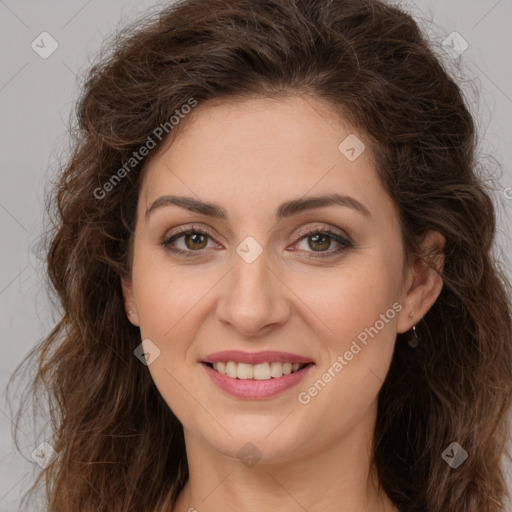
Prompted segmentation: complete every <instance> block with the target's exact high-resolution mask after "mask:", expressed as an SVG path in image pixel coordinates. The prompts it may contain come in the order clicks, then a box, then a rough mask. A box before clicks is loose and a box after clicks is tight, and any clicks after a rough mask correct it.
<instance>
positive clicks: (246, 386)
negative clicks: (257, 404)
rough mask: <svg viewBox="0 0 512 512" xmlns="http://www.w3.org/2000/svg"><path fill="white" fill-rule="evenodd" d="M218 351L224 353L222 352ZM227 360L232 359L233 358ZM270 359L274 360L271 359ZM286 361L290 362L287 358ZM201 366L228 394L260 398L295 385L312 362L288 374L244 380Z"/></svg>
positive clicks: (269, 396)
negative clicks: (267, 378) (265, 378)
mask: <svg viewBox="0 0 512 512" xmlns="http://www.w3.org/2000/svg"><path fill="white" fill-rule="evenodd" d="M219 353H220V354H224V353H223V352H219ZM229 360H230V361H233V359H229ZM220 361H225V359H220ZM266 361H268V359H266ZM272 361H276V360H275V359H272ZM287 361H288V362H291V361H290V360H289V359H288V360H287ZM215 362H217V361H215ZM242 362H244V361H242ZM297 362H298V361H297ZM256 364H258V363H256ZM201 366H202V367H203V368H204V369H205V371H206V373H207V374H208V375H209V377H210V378H211V379H212V381H213V382H214V383H215V384H216V385H217V386H218V387H219V388H220V389H222V390H223V391H225V392H227V393H229V394H230V395H232V396H235V397H236V398H243V399H245V400H258V399H259V400H261V399H264V398H271V397H273V396H275V395H277V394H279V393H281V392H282V391H284V390H286V389H288V388H291V387H292V386H295V384H297V383H298V382H299V381H301V380H302V379H303V378H304V377H305V376H306V374H307V373H308V372H309V370H310V369H311V368H312V367H313V366H314V364H309V365H307V366H305V367H304V368H303V369H302V370H299V371H298V372H295V373H290V374H289V375H283V376H282V377H277V378H272V379H269V380H254V379H246V380H244V379H238V378H237V379H233V378H232V377H228V376H227V375H222V374H221V373H219V372H217V371H215V370H214V369H213V368H210V367H209V366H208V365H206V364H205V363H201Z"/></svg>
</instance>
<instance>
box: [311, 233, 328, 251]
mask: <svg viewBox="0 0 512 512" xmlns="http://www.w3.org/2000/svg"><path fill="white" fill-rule="evenodd" d="M312 238H313V239H315V240H316V241H315V242H314V243H315V244H317V241H318V239H319V238H321V239H323V240H324V242H325V240H326V239H328V238H329V237H328V236H326V235H313V237H312ZM323 245H324V246H323V247H320V248H321V249H326V248H327V247H325V243H324V244H323ZM327 246H329V243H328V242H327ZM317 248H318V245H317Z"/></svg>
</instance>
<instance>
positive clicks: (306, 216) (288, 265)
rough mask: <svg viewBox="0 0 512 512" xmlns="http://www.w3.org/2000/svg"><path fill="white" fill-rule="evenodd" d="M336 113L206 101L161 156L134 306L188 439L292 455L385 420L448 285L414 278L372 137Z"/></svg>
mask: <svg viewBox="0 0 512 512" xmlns="http://www.w3.org/2000/svg"><path fill="white" fill-rule="evenodd" d="M332 111H333V109H332V108H331V107H330V106H329V105H326V104H324V103H322V102H320V101H319V100H315V99H312V98H308V99H305V98H302V97H300V96H293V97H289V98H288V99H280V100H275V99H274V100H272V99H250V100H244V101H241V102H225V103H212V102H210V103H205V104H202V105H201V104H200V105H199V106H197V107H196V109H195V110H194V111H193V112H192V113H190V114H189V117H188V118H186V119H185V120H184V121H182V122H186V123H187V125H185V126H186V129H185V130H184V131H183V132H180V133H179V135H178V136H177V137H176V139H175V140H174V142H173V144H172V145H170V146H169V147H167V148H166V149H165V150H163V151H161V152H160V154H159V155H158V156H157V157H155V158H154V159H153V160H152V161H151V162H150V164H149V165H148V167H147V169H146V171H145V175H144V180H143V183H142V185H141V190H140V195H139V202H138V210H137V222H136V228H135V235H134V244H133V262H132V273H131V276H130V277H127V278H126V279H124V280H123V292H124V296H125V304H126V308H127V310H131V311H132V313H131V315H130V321H131V322H132V323H134V324H135V325H138V326H139V327H140V330H141V339H142V340H151V343H149V342H147V341H145V342H144V343H145V344H146V345H144V347H145V350H146V352H148V353H153V355H152V356H151V359H150V364H149V366H148V370H149V372H150V373H151V376H152V378H153V380H154V382H155V384H156V386H157V388H158V390H159V392H160V393H161V395H162V397H163V398H164V399H165V401H166V402H167V404H168V405H169V407H170V408H171V409H172V410H173V412H174V413H175V415H176V416H177V417H178V419H179V420H180V421H181V423H182V425H183V427H184V431H185V435H186V438H187V437H188V438H189V439H192V438H193V439H195V440H197V441H198V442H201V443H203V444H204V446H207V447H210V448H212V449H213V450H216V451H218V452H220V453H222V454H225V455H227V456H231V457H236V456H237V453H238V451H239V450H240V448H241V447H243V446H244V445H245V444H246V443H249V442H250V443H252V444H253V445H255V446H256V447H257V448H258V450H259V452H260V456H261V457H262V459H263V460H268V461H284V460H291V459H293V458H294V457H300V456H306V455H308V454H310V453H314V452H315V451H318V450H321V449H322V448H323V447H326V446H329V445H332V443H335V442H336V441H337V440H339V439H342V438H343V437H344V436H346V435H347V433H349V432H350V431H352V430H354V429H355V428H357V427H361V428H366V427H368V428H370V427H369V426H371V421H373V420H374V419H375V414H376V399H377V394H378V392H379V390H380V388H381V386H382V384H383V380H384V378H385V376H386V373H387V371H388V368H389V365H390V361H391V358H392V353H393V348H394V343H395V339H396V334H397V332H405V331H407V330H408V329H410V328H411V327H412V326H413V325H414V324H415V323H416V322H417V321H418V320H419V319H420V318H421V317H422V316H423V314H424V313H425V311H426V310H427V309H428V308H429V307H430V305H431V304H432V303H433V301H434V300H435V298H436V297H437V295H438V293H439V291H440V287H439V285H438V284H435V281H433V280H429V278H422V279H424V280H423V281H419V282H415V281H414V277H413V274H414V273H413V272H411V271H410V270H411V269H410V267H408V266H407V265H406V262H405V260H404V252H403V244H402V240H401V235H400V226H399V223H398V216H397V212H396V210H395V207H394V205H393V203H392V201H391V199H390V198H389V196H388V195H387V194H386V193H385V191H384V189H383V188H382V186H381V184H380V182H379V180H378V178H377V174H376V171H375V166H374V164H373V163H372V158H371V153H370V151H371V148H370V147H369V145H368V143H367V142H366V141H365V139H364V136H363V135H362V134H360V133H357V132H356V131H355V130H354V129H352V128H351V127H350V126H348V125H346V124H345V123H343V122H342V121H341V120H340V119H338V118H336V117H334V116H333V115H332ZM347 137H350V138H349V139H347ZM356 137H357V138H356ZM345 139H347V141H346V142H344V143H343V144H341V146H340V143H342V142H343V141H345ZM360 142H363V143H366V149H365V150H363V151H362V152H361V149H362V147H361V146H359V145H358V144H360ZM329 195H330V196H331V198H334V197H335V195H336V198H337V199H336V200H334V201H331V202H329V201H326V200H325V196H329ZM170 196H175V198H176V197H177V198H182V200H181V202H180V201H179V200H178V201H176V200H173V199H172V198H170ZM183 198H190V201H188V202H186V201H183ZM313 198H319V199H318V201H316V202H312V201H311V200H312V199H313ZM321 198H324V199H321ZM178 203H179V204H178ZM198 203H204V204H203V205H202V206H201V205H199V204H198ZM206 203H209V204H210V203H211V204H210V205H209V206H205V204H206ZM213 204H214V206H215V207H213V206H212V205H213ZM187 206H188V208H187ZM193 229H194V230H195V231H193ZM190 231H192V232H190ZM413 284H414V286H413ZM411 312H412V314H413V318H410V317H409V314H410V313H411ZM148 343H149V344H148ZM224 351H238V352H236V353H230V354H217V353H219V352H224ZM269 352H274V353H269ZM283 353H284V354H283ZM215 354H217V356H216V355H215ZM228 362H229V364H225V363H228ZM213 363H216V364H215V367H212V366H213ZM217 363H218V364H217ZM236 363H239V364H236ZM250 363H253V364H250ZM289 363H292V365H290V364H289ZM141 364H142V363H141ZM303 365H305V366H303ZM290 366H291V370H292V373H291V374H289V371H290ZM297 367H298V369H297ZM214 368H216V369H214ZM226 371H227V372H228V375H223V374H222V372H226ZM272 375H274V376H272ZM240 377H241V378H240ZM251 377H252V378H251ZM269 377H270V378H269Z"/></svg>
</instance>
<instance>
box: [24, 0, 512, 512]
mask: <svg viewBox="0 0 512 512" xmlns="http://www.w3.org/2000/svg"><path fill="white" fill-rule="evenodd" d="M294 93H308V94H312V95H314V96H316V97H318V98H320V99H322V100H325V101H326V102H328V104H330V105H332V108H333V109H334V110H335V111H336V112H339V114H340V116H342V117H343V119H345V120H346V121H347V122H349V123H350V124H351V125H352V126H353V127H355V128H357V129H358V130H360V132H361V133H362V134H364V135H365V136H366V137H367V139H368V141H370V143H371V147H372V150H373V152H374V154H375V155H376V157H377V162H376V166H377V172H378V176H379V179H380V180H381V182H382V184H383V186H384V187H385V190H386V192H387V193H388V194H389V196H390V197H391V198H392V200H393V201H394V203H395V205H396V208H397V211H398V214H399V221H400V226H401V234H402V239H403V246H404V250H405V253H406V254H407V255H411V254H414V255H419V256H420V257H422V258H425V261H427V262H429V264H430V263H431V262H430V260H429V258H428V255H425V254H422V253H421V250H420V242H421V240H422V237H423V236H424V235H425V234H426V233H427V231H428V230H430V229H433V230H435V231H438V232H440V233H441V234H442V235H443V236H444V237H445V239H446V245H445V249H444V254H445V264H444V269H443V270H442V271H441V272H439V274H440V275H441V277H442V280H443V289H442V291H441V294H440V295H439V297H438V299H437V301H436V302H435V303H434V305H433V306H432V307H431V309H430V310H429V311H428V313H427V314H426V315H425V317H424V318H423V319H422V320H421V321H420V322H419V324H418V332H419V333H420V337H421V343H420V346H418V348H417V349H416V350H412V349H411V348H410V347H409V346H408V344H407V341H408V339H409V335H410V333H404V334H397V340H396V345H395V351H394V354H393V360H392V363H391V367H390V369H389V372H388V375H387V377H386V380H385V382H384V384H383V386H382V388H381V391H380V393H379V397H378V417H377V423H376V428H375V433H374V439H373V450H374V451H373V460H372V463H373V464H374V465H375V467H376V468H377V471H378V477H379V479H380V482H381V485H382V487H383V489H384V490H385V492H386V493H387V494H388V496H389V497H390V499H391V500H392V501H393V503H394V504H395V505H396V506H397V507H398V508H399V509H400V510H401V512H438V511H443V512H495V511H498V510H502V508H503V503H504V500H505V499H507V498H508V491H507V489H506V484H505V479H504V471H503V468H502V466H501V463H502V459H503V457H504V456H505V455H507V456H509V454H508V452H507V449H506V444H507V441H508V439H509V435H510V434H509V432H510V424H509V420H508V411H509V409H510V405H511V390H512V375H511V373H512V344H511V339H512V325H511V323H512V322H511V316H512V315H511V310H512V307H511V294H510V284H509V282H508V281H507V278H506V277H505V275H504V272H503V271H502V270H501V269H500V264H499V261H497V259H496V257H495V256H493V255H492V249H493V243H494V239H495V231H496V214H495V208H494V204H493V200H492V198H491V195H490V192H489V191H488V190H486V185H485V184H484V182H483V179H482V178H481V177H478V176H477V174H476V167H477V163H476V157H475V154H476V149H477V143H478V140H477V137H476V135H475V132H476V129H475V122H474V119H473V116H472V115H471V113H470V111H469V109H468V107H467V105H466V103H465V99H464V97H463V94H462V91H461V89H460V87H459V86H458V85H457V84H456V83H455V80H454V79H453V78H452V77H451V76H450V74H449V72H448V70H447V69H446V66H445V65H444V64H443V62H442V59H441V58H440V57H439V56H438V55H436V52H435V50H434V49H433V48H432V45H431V43H430V42H429V41H428V39H427V38H426V37H425V36H424V35H423V34H422V32H421V30H420V28H419V26H418V24H417V22H416V21H415V20H414V19H413V17H412V16H411V15H410V14H409V13H407V12H405V11H404V10H403V9H402V8H399V7H397V6H392V5H388V4H386V3H383V2H381V1H379V0H261V1H260V0H258V1H255V0H183V1H179V2H177V3H172V4H169V5H166V6H164V7H163V8H161V9H160V10H159V11H158V12H157V13H156V15H155V14H151V15H148V16H146V17H143V18H141V19H139V20H137V22H136V23H133V24H130V25H129V26H127V27H125V28H124V29H123V30H121V31H119V32H118V33H117V34H115V37H114V38H113V40H111V41H109V45H108V51H107V52H105V54H102V56H101V59H99V61H98V62H97V63H96V64H94V65H93V66H92V67H91V68H90V70H89V71H88V75H87V79H86V81H85V82H84V85H83V89H82V92H81V96H80V98H79V100H78V103H77V112H76V120H77V127H76V129H75V130H72V131H71V135H72V139H73V146H72V153H71V155H70V157H69V159H68V160H67V162H66V164H65V165H64V166H62V167H63V168H62V169H61V172H60V174H59V176H58V179H57V180H56V183H55V186H54V190H53V196H52V199H51V202H50V205H51V212H50V213H51V215H52V231H51V243H50V246H49V250H48V254H47V260H46V263H47V270H48V275H49V278H50V282H51V283H50V284H51V286H52V290H53V292H54V293H55V294H56V297H57V298H58V301H59V303H60V305H61V316H60V319H59V321H58V323H57V324H56V326H55V327H54V329H53V330H52V331H51V333H49V334H48V336H47V337H46V338H45V339H44V340H42V341H41V342H40V343H39V344H38V345H37V346H35V347H34V349H33V350H32V351H31V353H30V354H29V356H30V358H32V357H37V372H36V375H35V378H34V379H33V381H32V382H31V383H30V389H31V390H33V393H34V395H36V393H37V392H39V391H41V390H44V392H45V393H46V395H47V396H48V407H49V411H50V417H51V425H52V430H53V432H54V439H53V441H52V446H53V447H54V449H55V450H56V451H57V452H58V453H59V457H58V458H57V459H56V460H55V461H54V462H53V463H52V464H51V465H49V466H48V467H46V468H45V469H44V470H43V471H41V472H40V474H39V475H38V477H37V480H36V482H35V483H34V485H33V486H32V488H31V490H33V489H34V488H35V487H36V485H38V484H39V483H40V482H41V480H42V479H44V481H45V482H46V488H45V492H46V495H47V498H48V511H49V512H76V511H80V512H96V511H98V510H102V511H105V512H107V511H112V512H113V511H116V512H128V511H134V512H135V511H137V512H140V511H141V510H151V511H156V510H161V509H164V508H165V507H169V504H171V505H173V504H174V502H175V500H176V497H177V495H178V494H179V492H180V491H181V489H182V488H183V486H184V484H185V482H186V480H187V478H188V465H187V458H186V453H185V444H184V435H183V428H182V426H181V424H180V422H179V421H178V419H177V418H176V417H175V415H174V414H173V412H172V411H171V410H170V408H169V407H168V405H167V404H166V403H165V401H164V400H163V399H162V397H161V396H160V394H159V392H158V390H157V388H156V387H155V385H154V383H153V381H152V379H151V376H150V374H149V372H148V371H147V368H146V367H145V366H144V365H141V364H140V362H139V361H138V360H137V359H136V358H135V357H134V356H133V351H134V348H135V347H136V346H137V345H139V344H140V340H141V338H140V331H139V329H138V328H137V327H134V326H133V325H132V324H130V322H129V321H128V320H127V318H126V314H125V310H124V305H123V295H122V289H121V277H122V276H125V275H127V273H129V272H130V261H131V260H130V258H131V257H130V254H131V241H132V239H133V229H134V223H135V215H136V204H137V198H138V192H139V189H140V184H141V176H142V172H143V170H144V169H145V167H146V166H147V163H148V162H149V161H150V159H152V158H153V157H154V156H155V154H156V153H157V151H158V149H159V148H160V149H161V148H162V147H163V144H164V143H165V142H166V141H167V140H168V139H169V138H167V139H166V138H165V137H163V138H162V140H161V141H159V142H158V144H157V146H158V148H157V150H153V151H150V152H149V153H148V154H147V156H145V157H144V158H143V159H141V160H140V162H138V163H137V164H136V165H132V164H130V165H131V167H132V168H127V167H126V165H127V162H129V161H130V159H131V158H133V154H134V151H135V150H137V149H138V148H140V147H141V146H142V145H143V144H144V143H145V142H146V141H147V140H148V137H149V136H150V135H151V134H153V133H154V132H155V128H157V127H159V126H162V125H165V123H168V120H169V118H170V116H171V115H172V114H173V113H174V112H175V111H176V110H179V109H180V108H181V106H182V105H184V104H186V103H187V102H189V101H190V99H191V98H194V99H195V100H196V101H197V102H198V103H199V104H201V103H202V102H205V101H207V100H209V99H213V98H219V99H225V100H227V101H230V100H234V99H236V98H248V97H255V96H259V97H273V98H279V97H283V96H284V95H287V94H294ZM184 125H186V120H185V121H184V122H182V123H180V124H178V125H177V126H176V127H175V128H174V129H173V130H172V132H171V133H172V134H175V133H177V131H179V130H180V129H181V128H182V126H184ZM123 166H124V169H125V172H123V173H121V172H118V177H119V178H120V179H119V180H116V181H115V183H114V182H113V181H112V178H113V175H114V173H115V170H116V169H121V168H123ZM109 180H110V183H111V186H109V187H105V183H107V182H109ZM21 414H22V410H21V408H20V411H19V414H18V420H19V418H20V415H21ZM453 441H457V442H458V443H459V444H460V445H461V446H462V447H463V448H464V449H465V450H466V451H467V452H468V454H469V458H468V459H467V461H466V462H465V463H464V464H463V465H462V466H460V467H459V468H458V469H457V470H453V469H451V468H450V467H449V465H448V464H446V463H445V461H444V460H443V459H442V457H441V454H442V452H443V450H444V449H445V448H446V447H447V446H448V445H450V443H451V442H453Z"/></svg>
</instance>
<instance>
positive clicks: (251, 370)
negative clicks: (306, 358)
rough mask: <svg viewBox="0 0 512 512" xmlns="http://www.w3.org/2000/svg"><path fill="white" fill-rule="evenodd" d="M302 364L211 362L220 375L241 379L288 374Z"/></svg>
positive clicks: (264, 378)
mask: <svg viewBox="0 0 512 512" xmlns="http://www.w3.org/2000/svg"><path fill="white" fill-rule="evenodd" d="M303 366H305V365H304V364H299V363H293V364H292V363H279V362H271V363H260V364H255V365H252V364H247V363H235V362H234V361H227V362H218V363H213V369H214V370H217V371H218V372H219V373H221V374H222V375H227V376H228V377H231V378H233V379H236V378H239V379H241V380H248V379H254V380H269V379H271V378H278V377H282V376H283V375H289V374H290V373H294V372H296V371H298V370H300V369H301V368H302V367H303Z"/></svg>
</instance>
